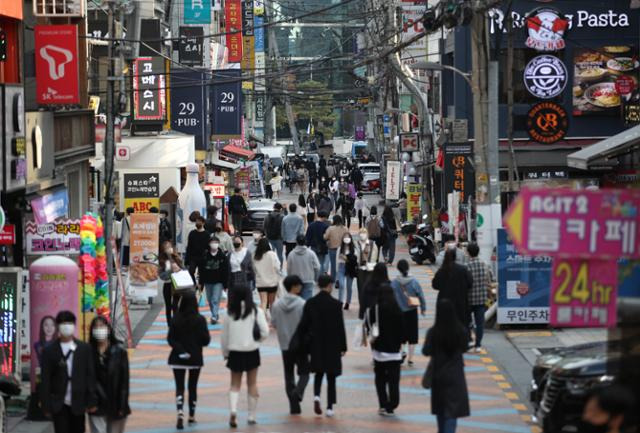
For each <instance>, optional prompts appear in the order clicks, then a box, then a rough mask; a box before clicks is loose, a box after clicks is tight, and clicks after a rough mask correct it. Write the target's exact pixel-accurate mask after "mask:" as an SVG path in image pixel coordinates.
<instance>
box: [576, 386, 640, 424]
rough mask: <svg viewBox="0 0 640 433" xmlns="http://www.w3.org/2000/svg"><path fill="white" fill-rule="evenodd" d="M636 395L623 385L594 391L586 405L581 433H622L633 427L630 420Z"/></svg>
mask: <svg viewBox="0 0 640 433" xmlns="http://www.w3.org/2000/svg"><path fill="white" fill-rule="evenodd" d="M634 400H635V399H634V397H633V394H632V393H631V392H630V390H629V389H627V388H626V387H624V386H622V385H610V386H607V387H604V388H597V389H596V390H595V391H593V392H592V393H591V395H590V397H589V399H588V400H587V403H586V404H585V406H584V411H583V412H582V420H581V423H580V425H579V426H578V431H579V432H580V433H622V432H625V431H627V430H626V428H627V427H631V430H629V431H634V430H633V427H632V425H633V424H632V422H633V420H629V418H630V416H631V410H632V409H633V408H634V406H635V405H634Z"/></svg>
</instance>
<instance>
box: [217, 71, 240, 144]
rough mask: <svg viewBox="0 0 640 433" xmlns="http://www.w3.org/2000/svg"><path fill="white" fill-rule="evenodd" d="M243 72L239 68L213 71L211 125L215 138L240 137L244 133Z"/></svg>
mask: <svg viewBox="0 0 640 433" xmlns="http://www.w3.org/2000/svg"><path fill="white" fill-rule="evenodd" d="M241 74H242V72H241V71H240V70H238V69H227V70H219V71H214V72H213V81H214V84H213V86H211V103H212V105H213V110H212V116H213V119H212V122H211V127H212V135H213V136H214V137H215V138H240V137H241V135H242V90H241V83H240V78H241Z"/></svg>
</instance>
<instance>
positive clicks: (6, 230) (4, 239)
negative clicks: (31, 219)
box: [0, 224, 16, 245]
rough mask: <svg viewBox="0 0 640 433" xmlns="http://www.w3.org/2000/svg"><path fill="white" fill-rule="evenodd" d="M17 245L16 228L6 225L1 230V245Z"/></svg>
mask: <svg viewBox="0 0 640 433" xmlns="http://www.w3.org/2000/svg"><path fill="white" fill-rule="evenodd" d="M15 243H16V226H14V225H13V224H5V225H4V226H3V227H2V228H1V229H0V245H14V244H15Z"/></svg>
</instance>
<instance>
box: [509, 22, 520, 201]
mask: <svg viewBox="0 0 640 433" xmlns="http://www.w3.org/2000/svg"><path fill="white" fill-rule="evenodd" d="M513 56H514V51H513V18H512V16H511V14H509V15H508V16H507V139H508V141H509V159H508V161H509V192H513V189H514V187H513V181H514V175H515V180H516V181H517V182H518V183H520V175H519V174H518V164H517V162H516V154H515V152H514V150H513V129H514V126H513V104H514V101H513Z"/></svg>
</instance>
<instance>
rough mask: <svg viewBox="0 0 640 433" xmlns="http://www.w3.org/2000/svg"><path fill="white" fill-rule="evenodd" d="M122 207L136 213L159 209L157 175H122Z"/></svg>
mask: <svg viewBox="0 0 640 433" xmlns="http://www.w3.org/2000/svg"><path fill="white" fill-rule="evenodd" d="M124 207H125V209H126V208H129V207H132V208H133V209H134V210H135V212H136V213H140V212H149V209H151V208H152V207H156V208H160V177H159V175H158V173H125V174H124Z"/></svg>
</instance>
